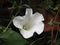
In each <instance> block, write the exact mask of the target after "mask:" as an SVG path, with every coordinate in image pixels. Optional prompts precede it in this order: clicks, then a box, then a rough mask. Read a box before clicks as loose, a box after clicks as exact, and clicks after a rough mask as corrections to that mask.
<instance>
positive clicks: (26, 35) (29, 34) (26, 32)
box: [20, 29, 34, 39]
mask: <svg viewBox="0 0 60 45" xmlns="http://www.w3.org/2000/svg"><path fill="white" fill-rule="evenodd" d="M20 33H21V34H22V36H23V37H24V38H25V39H27V38H30V37H32V36H33V33H34V30H24V29H22V30H20Z"/></svg>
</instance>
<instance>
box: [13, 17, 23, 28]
mask: <svg viewBox="0 0 60 45" xmlns="http://www.w3.org/2000/svg"><path fill="white" fill-rule="evenodd" d="M23 20H24V17H21V16H17V17H15V18H14V19H13V24H14V26H15V27H17V28H22V21H23Z"/></svg>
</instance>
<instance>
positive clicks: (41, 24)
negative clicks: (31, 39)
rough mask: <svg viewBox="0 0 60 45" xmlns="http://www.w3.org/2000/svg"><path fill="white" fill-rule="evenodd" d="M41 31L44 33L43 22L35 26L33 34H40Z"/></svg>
mask: <svg viewBox="0 0 60 45" xmlns="http://www.w3.org/2000/svg"><path fill="white" fill-rule="evenodd" d="M43 31H44V23H43V22H40V23H39V24H37V25H36V26H35V32H36V33H37V34H41V33H42V32H43Z"/></svg>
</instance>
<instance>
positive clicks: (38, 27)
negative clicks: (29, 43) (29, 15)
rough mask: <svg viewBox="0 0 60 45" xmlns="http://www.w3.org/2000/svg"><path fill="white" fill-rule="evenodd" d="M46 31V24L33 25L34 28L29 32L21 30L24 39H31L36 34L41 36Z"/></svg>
mask: <svg viewBox="0 0 60 45" xmlns="http://www.w3.org/2000/svg"><path fill="white" fill-rule="evenodd" d="M43 30H44V24H43V22H41V23H38V24H33V25H32V27H31V28H30V29H29V30H24V29H23V30H20V33H21V34H22V36H23V37H24V38H26V39H27V38H30V37H32V36H33V34H34V32H36V33H37V34H41V33H42V32H43Z"/></svg>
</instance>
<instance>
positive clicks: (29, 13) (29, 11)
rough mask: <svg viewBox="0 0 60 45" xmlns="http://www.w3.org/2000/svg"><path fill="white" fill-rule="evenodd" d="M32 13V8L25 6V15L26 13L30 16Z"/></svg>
mask: <svg viewBox="0 0 60 45" xmlns="http://www.w3.org/2000/svg"><path fill="white" fill-rule="evenodd" d="M32 14H33V11H32V9H31V8H27V9H26V13H25V15H26V16H31V15H32Z"/></svg>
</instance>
